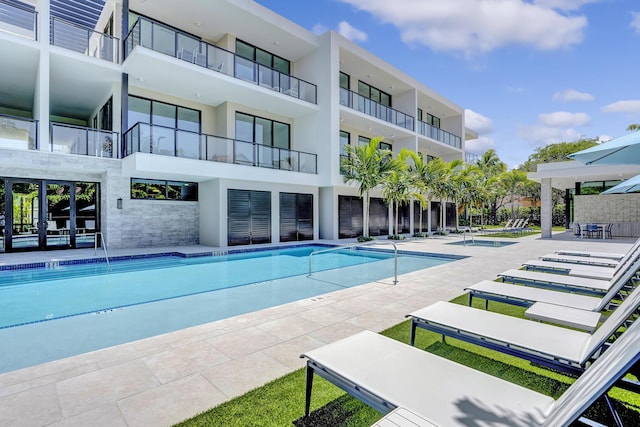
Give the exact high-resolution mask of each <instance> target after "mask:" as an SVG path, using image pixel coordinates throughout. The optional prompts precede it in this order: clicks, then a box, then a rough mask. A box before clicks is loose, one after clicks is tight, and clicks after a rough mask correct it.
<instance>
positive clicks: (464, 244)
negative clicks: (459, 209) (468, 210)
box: [462, 228, 476, 246]
mask: <svg viewBox="0 0 640 427" xmlns="http://www.w3.org/2000/svg"><path fill="white" fill-rule="evenodd" d="M467 232H468V233H469V235H470V236H471V243H472V244H474V245H475V244H476V239H475V238H474V237H473V231H471V228H465V229H464V231H463V232H462V241H463V246H467Z"/></svg>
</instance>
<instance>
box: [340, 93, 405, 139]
mask: <svg viewBox="0 0 640 427" xmlns="http://www.w3.org/2000/svg"><path fill="white" fill-rule="evenodd" d="M340 104H341V105H344V106H345V107H349V108H353V109H354V110H358V111H360V112H361V113H364V114H366V115H368V116H372V117H375V118H377V119H380V120H383V121H385V122H388V123H392V124H394V125H396V126H400V127H403V128H405V129H409V130H414V122H415V119H414V118H413V116H410V115H408V114H406V113H403V112H402V111H398V110H396V109H395V108H391V107H387V106H386V105H382V104H380V103H379V102H376V101H374V100H372V99H370V98H367V97H365V96H362V95H360V94H358V93H356V92H353V91H351V90H349V89H346V88H343V87H341V88H340Z"/></svg>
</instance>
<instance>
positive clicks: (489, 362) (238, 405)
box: [178, 295, 640, 427]
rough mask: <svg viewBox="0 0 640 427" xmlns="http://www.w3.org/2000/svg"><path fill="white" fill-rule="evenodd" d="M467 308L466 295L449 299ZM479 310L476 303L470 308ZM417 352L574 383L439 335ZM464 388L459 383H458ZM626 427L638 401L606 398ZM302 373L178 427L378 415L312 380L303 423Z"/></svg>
mask: <svg viewBox="0 0 640 427" xmlns="http://www.w3.org/2000/svg"><path fill="white" fill-rule="evenodd" d="M453 302H456V303H459V304H466V302H467V297H466V295H463V296H460V297H458V298H456V299H454V300H453ZM476 304H477V306H478V307H479V308H482V307H484V302H483V301H481V300H480V299H476V301H475V302H474V305H476ZM490 308H491V310H493V311H499V312H501V313H504V314H509V315H513V316H519V317H522V316H523V313H524V309H523V308H521V307H516V306H511V305H506V304H500V303H494V302H492V303H491V307H490ZM409 332H410V322H409V321H406V322H403V323H400V324H399V325H396V326H394V327H392V328H390V329H387V330H386V331H384V332H382V334H383V335H386V336H388V337H391V338H394V339H397V340H399V341H402V342H405V343H408V342H409ZM416 347H419V348H422V349H424V350H426V351H429V352H431V353H434V354H437V355H439V356H442V357H445V358H447V359H450V360H453V361H456V362H458V363H461V364H464V365H467V366H471V367H473V368H474V369H478V370H481V371H483V372H487V373H489V374H491V375H494V376H497V377H500V378H503V379H505V380H507V381H511V382H513V383H516V384H520V385H522V386H524V387H527V388H530V389H532V390H536V391H538V392H540V393H544V394H547V395H549V396H553V397H555V398H557V397H558V396H560V395H561V394H562V392H563V391H564V390H565V389H566V388H567V387H568V386H569V385H570V384H571V383H572V382H573V380H574V379H573V378H571V377H568V376H565V375H562V374H559V373H556V372H553V371H550V370H548V369H545V368H540V367H537V366H532V365H531V364H530V363H528V362H527V361H525V360H522V359H518V358H515V357H513V356H508V355H504V354H502V353H498V352H495V351H492V350H487V349H484V348H481V347H478V346H475V345H472V344H468V343H464V342H462V341H458V340H454V339H450V338H447V340H446V343H442V340H441V337H440V335H437V334H434V333H431V332H428V331H424V330H420V329H419V330H418V332H417V338H416ZM461 387H463V384H461ZM610 396H611V397H613V398H614V399H615V401H616V405H617V409H618V411H619V413H620V415H621V417H622V420H623V423H624V424H625V425H638V419H639V418H640V396H638V395H637V394H634V393H631V392H628V391H625V390H620V389H614V390H612V392H611V393H610ZM304 398H305V373H304V369H300V370H297V371H295V372H293V373H291V374H289V375H286V376H284V377H281V378H278V379H276V380H274V381H272V382H270V383H269V384H266V385H264V386H262V387H260V388H258V389H255V390H253V391H250V392H248V393H246V394H244V395H242V396H240V397H237V398H235V399H233V400H230V401H228V402H226V403H223V404H221V405H219V406H217V407H215V408H213V409H211V410H209V411H207V412H205V413H203V414H201V415H198V416H196V417H194V418H192V419H190V420H187V421H184V422H182V423H180V424H178V426H182V427H193V426H238V427H246V426H287V425H289V426H290V425H295V426H298V427H299V426H315V427H322V426H326V427H337V426H344V427H347V426H352V427H358V426H369V425H371V424H372V423H373V422H375V421H376V420H378V419H380V418H381V417H382V416H381V415H380V414H379V413H378V412H376V411H374V410H373V409H371V408H369V407H367V406H366V405H364V404H362V403H360V402H359V401H358V400H356V399H354V398H352V397H350V396H349V395H347V394H346V393H344V392H343V391H342V390H340V389H339V388H337V387H335V386H333V385H332V384H330V383H328V382H327V381H325V380H324V379H322V378H320V377H317V376H316V378H315V379H314V383H313V395H312V402H311V410H312V411H313V412H312V413H311V415H310V416H309V418H308V419H302V415H303V414H304ZM587 416H588V417H589V418H591V419H595V420H598V421H599V422H601V423H603V424H605V425H612V420H611V419H610V416H609V412H608V409H607V408H606V405H604V404H600V403H599V404H597V405H595V406H594V407H592V408H591V409H590V410H589V411H588V413H587Z"/></svg>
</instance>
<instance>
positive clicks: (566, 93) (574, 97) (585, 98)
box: [553, 89, 595, 102]
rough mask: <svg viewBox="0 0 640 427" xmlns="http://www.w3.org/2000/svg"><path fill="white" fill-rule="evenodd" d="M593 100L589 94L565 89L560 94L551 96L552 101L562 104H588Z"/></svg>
mask: <svg viewBox="0 0 640 427" xmlns="http://www.w3.org/2000/svg"><path fill="white" fill-rule="evenodd" d="M594 99H595V98H594V96H593V95H591V94H590V93H585V92H578V91H577V90H575V89H566V90H563V91H561V92H556V93H554V94H553V100H554V101H562V102H572V101H576V102H589V101H593V100H594Z"/></svg>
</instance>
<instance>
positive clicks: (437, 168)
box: [409, 151, 445, 234]
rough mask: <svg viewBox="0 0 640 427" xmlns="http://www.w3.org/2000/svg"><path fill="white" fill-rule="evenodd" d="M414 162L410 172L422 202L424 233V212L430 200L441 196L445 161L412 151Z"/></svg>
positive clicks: (411, 155)
mask: <svg viewBox="0 0 640 427" xmlns="http://www.w3.org/2000/svg"><path fill="white" fill-rule="evenodd" d="M409 155H410V157H411V160H412V164H411V165H410V166H409V172H410V174H411V175H412V178H413V183H414V186H415V191H416V198H417V199H418V201H419V203H420V221H419V233H420V234H422V212H423V211H424V209H425V207H426V206H427V205H428V203H429V200H431V199H432V198H434V197H437V196H439V194H440V193H439V189H440V188H441V187H442V183H443V182H444V178H443V177H444V165H445V164H444V162H443V161H442V160H440V159H438V158H436V159H431V160H425V159H424V157H423V155H422V153H416V152H413V151H410V153H409Z"/></svg>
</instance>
